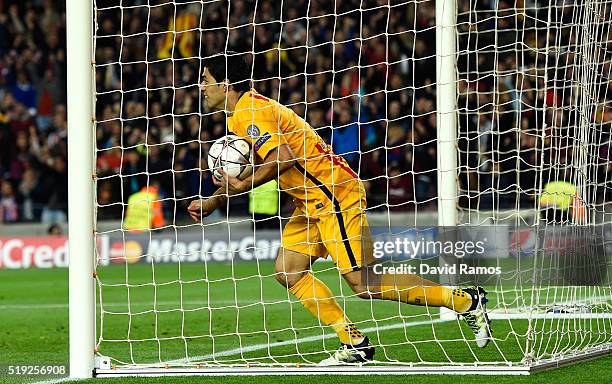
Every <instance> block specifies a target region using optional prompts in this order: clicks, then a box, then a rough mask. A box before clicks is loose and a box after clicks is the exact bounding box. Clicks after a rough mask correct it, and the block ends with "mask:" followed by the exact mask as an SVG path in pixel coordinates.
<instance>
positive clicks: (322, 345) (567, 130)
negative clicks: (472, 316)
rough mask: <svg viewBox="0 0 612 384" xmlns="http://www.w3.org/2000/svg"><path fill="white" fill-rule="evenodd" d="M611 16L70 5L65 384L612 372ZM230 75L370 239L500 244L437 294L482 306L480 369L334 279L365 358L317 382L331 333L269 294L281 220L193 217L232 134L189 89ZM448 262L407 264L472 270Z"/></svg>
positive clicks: (246, 200)
mask: <svg viewBox="0 0 612 384" xmlns="http://www.w3.org/2000/svg"><path fill="white" fill-rule="evenodd" d="M611 17H612V0H570V1H563V0H533V1H531V0H526V1H521V2H506V1H502V0H499V1H491V2H489V3H486V2H477V1H474V0H435V1H433V0H426V1H414V0H409V1H403V0H397V1H395V0H389V1H369V0H355V1H348V2H336V1H334V2H329V4H327V3H325V4H322V3H319V2H311V1H310V0H302V1H297V2H296V3H295V4H293V3H291V2H282V1H281V2H279V3H278V4H277V3H276V2H274V1H266V0H227V1H218V0H184V1H179V0H174V1H172V0H159V1H153V0H147V1H145V0H93V1H79V0H68V1H67V13H66V19H67V20H66V22H67V54H68V57H67V62H68V85H67V87H68V133H69V135H68V137H69V146H68V149H69V239H70V249H69V254H70V272H69V289H70V324H69V325H70V376H71V377H73V378H87V377H92V376H94V377H107V376H129V375H143V376H157V375H243V374H244V375H286V374H294V375H310V374H347V375H362V374H377V375H378V374H381V375H382V374H411V373H415V374H483V375H490V374H516V375H523V374H529V373H532V372H537V371H539V370H543V369H549V368H554V367H559V366H563V365H565V364H570V363H574V362H579V361H582V360H586V359H591V358H594V357H598V356H604V355H609V354H610V350H611V349H610V347H611V346H612V311H611V309H612V284H611V283H610V272H612V270H611V269H612V262H611V259H610V248H611V246H612V241H610V238H611V236H610V235H611V234H612V232H611V229H612V227H611V224H612V205H611V204H610V201H611V198H610V196H611V192H612V191H611V190H610V185H609V184H610V180H611V179H612V56H611V52H612V32H611V31H610V25H611V24H610V22H609V20H610V18H611ZM219 52H221V53H224V54H226V55H228V54H230V55H233V54H244V55H246V56H247V57H248V58H249V59H248V60H249V62H248V63H249V65H251V67H252V71H251V79H250V80H251V81H252V83H253V87H254V88H255V89H257V90H258V92H259V93H261V94H262V95H263V96H265V97H269V98H270V99H273V100H276V101H278V102H279V103H281V104H283V105H286V106H287V107H289V108H291V109H292V110H293V111H294V112H295V113H296V114H297V115H298V116H299V117H302V118H304V119H305V120H306V121H307V122H308V123H309V124H310V125H311V126H312V127H313V128H314V129H315V130H316V131H317V133H319V135H321V136H322V137H323V138H324V139H325V140H326V142H327V143H328V144H329V145H330V146H331V147H332V148H333V150H334V151H335V152H336V153H338V154H339V155H342V156H343V157H344V158H345V159H346V160H347V162H348V164H350V166H351V167H352V168H353V170H354V171H355V172H356V173H357V174H358V175H359V178H360V179H361V180H363V182H364V185H365V188H366V190H367V197H368V208H367V209H366V210H365V212H366V215H367V217H368V222H369V224H370V226H371V227H372V229H373V232H374V235H375V236H381V238H385V237H384V236H387V235H389V234H393V235H394V236H395V234H397V233H398V232H397V231H399V233H403V234H406V233H407V235H405V236H408V237H409V238H411V239H416V240H417V241H418V240H419V239H425V238H427V239H429V238H430V237H431V238H437V237H436V236H442V235H445V236H447V235H448V233H450V234H451V235H452V236H453V239H456V238H457V237H461V236H468V237H469V238H470V239H481V240H482V239H484V241H485V242H488V243H487V244H489V245H487V248H486V252H485V253H486V255H485V256H483V257H481V258H477V259H470V261H469V262H470V263H471V264H470V265H469V267H473V268H474V270H478V268H480V270H482V271H487V272H486V273H484V272H483V273H482V274H478V273H471V274H470V275H469V277H466V276H461V274H458V273H451V272H440V276H437V277H439V280H438V282H440V283H441V284H443V285H447V286H453V287H465V286H468V285H469V286H471V285H479V286H483V287H484V288H485V289H486V290H487V291H488V298H489V303H488V304H487V305H488V307H487V308H488V313H489V317H490V318H491V319H492V324H491V329H492V331H493V333H492V338H491V342H490V343H489V345H488V346H487V347H486V348H482V349H480V348H478V347H477V345H476V342H475V340H474V334H473V333H472V331H471V330H470V329H469V328H468V327H467V326H466V325H465V324H463V323H462V322H461V321H460V319H459V318H458V316H457V314H456V313H455V312H453V311H451V310H448V309H445V308H442V309H439V308H430V307H428V306H414V305H407V304H403V303H398V302H392V301H376V300H372V301H369V300H363V299H360V298H359V297H358V296H357V295H356V294H354V293H353V291H351V289H350V288H349V286H348V285H347V284H346V283H345V282H344V281H343V279H342V276H341V275H340V274H339V272H338V270H337V268H336V267H335V265H334V264H333V263H332V262H331V260H330V259H329V258H328V259H327V260H317V262H315V263H314V264H313V266H312V271H313V274H314V275H315V276H316V277H317V278H319V279H320V280H321V281H323V282H324V283H325V284H327V285H328V286H329V288H330V289H331V291H332V294H333V296H334V298H335V299H336V301H338V303H339V305H340V306H341V307H342V308H343V310H344V311H345V312H346V314H347V315H348V316H349V317H350V318H351V320H352V321H353V322H354V323H355V325H356V326H357V327H358V328H359V329H360V330H362V331H363V332H364V333H365V334H366V335H368V338H369V340H370V342H371V345H372V346H374V347H375V348H376V355H375V356H374V360H373V361H372V362H368V363H365V364H359V365H350V366H346V365H344V366H336V367H324V366H320V365H319V362H320V361H322V360H323V359H325V358H327V357H329V356H330V355H331V354H332V353H333V352H334V350H335V349H336V348H337V347H338V341H337V338H336V335H335V333H334V331H333V330H331V329H330V327H328V326H325V325H323V324H321V322H320V321H319V320H318V319H316V318H315V317H313V316H312V315H310V313H308V312H307V311H306V309H304V307H303V306H302V304H301V303H300V302H299V301H298V300H296V299H295V298H294V297H293V296H292V295H291V293H290V292H289V291H288V290H287V289H286V288H285V287H283V286H281V285H279V284H278V283H277V282H276V280H275V272H274V271H275V269H274V260H275V258H276V254H277V252H278V249H279V247H280V244H281V241H280V240H281V235H282V230H283V226H284V225H285V223H286V222H287V221H288V219H289V218H290V217H291V215H292V212H293V205H292V202H291V201H290V200H291V199H289V198H286V197H285V195H283V194H282V193H281V192H280V190H278V193H277V194H276V195H275V197H274V199H273V202H274V203H273V204H272V205H276V212H275V213H265V214H260V213H259V212H256V210H255V209H254V208H253V205H254V203H253V200H250V199H251V198H252V197H251V195H250V194H249V195H246V194H244V195H239V196H235V197H230V198H229V199H228V200H229V202H228V204H227V207H225V206H224V207H223V208H222V209H220V210H219V211H217V212H215V214H214V215H211V216H210V217H208V218H205V219H203V220H202V221H201V222H197V223H196V222H193V221H192V220H190V218H189V217H188V215H187V211H186V207H187V206H188V204H189V202H190V201H192V200H194V199H196V198H204V197H207V196H210V195H211V194H212V192H213V191H214V186H213V184H212V181H211V178H212V176H211V171H210V170H209V169H208V165H207V155H208V150H209V148H210V146H211V145H212V143H213V142H215V140H216V139H218V138H219V137H222V136H224V135H226V134H228V133H229V131H228V128H227V126H226V116H225V114H224V113H223V112H215V111H211V110H208V109H207V108H205V106H204V103H203V99H202V95H201V93H200V89H199V83H200V81H201V75H202V71H203V67H202V60H203V59H205V58H208V57H210V56H212V55H214V54H217V53H219ZM236 52H237V53H236ZM249 134H250V133H249ZM298 161H299V159H298ZM305 182H306V181H305ZM273 189H274V188H273ZM277 189H278V188H277ZM274 192H276V191H274ZM259 193H261V194H258V193H256V192H253V196H255V197H254V199H257V198H258V197H257V196H260V198H261V199H263V197H261V196H263V194H264V193H270V191H269V190H268V191H260V192H259ZM143 196H144V197H143ZM262 201H263V200H262ZM268 205H269V204H268ZM135 207H136V208H138V207H141V208H142V207H144V213H143V214H142V215H141V216H140V217H139V220H141V222H144V223H147V224H146V228H142V227H139V226H138V225H136V226H133V224H132V222H128V220H126V215H127V212H128V211H129V210H133V209H135ZM268 208H269V207H268ZM132 212H133V211H132ZM421 234H422V235H423V237H420V236H421ZM389 236H390V235H389ZM315 245H321V244H315ZM443 253H446V252H439V254H438V253H436V252H435V251H434V252H429V253H424V254H423V255H422V256H419V258H417V260H412V262H415V263H419V264H415V265H422V264H427V263H429V264H428V265H430V266H435V267H439V268H442V267H445V266H448V263H457V265H459V262H460V261H461V257H460V259H459V260H457V259H456V258H454V259H452V260H453V261H449V260H450V259H448V258H446V257H445V255H444V254H443ZM492 271H494V272H492ZM421 274H423V275H427V276H429V277H431V274H430V273H429V272H427V273H421ZM429 277H428V278H429ZM455 308H456V307H455Z"/></svg>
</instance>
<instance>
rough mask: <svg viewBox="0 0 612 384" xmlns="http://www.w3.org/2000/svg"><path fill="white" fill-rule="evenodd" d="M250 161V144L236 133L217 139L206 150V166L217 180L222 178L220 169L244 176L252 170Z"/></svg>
mask: <svg viewBox="0 0 612 384" xmlns="http://www.w3.org/2000/svg"><path fill="white" fill-rule="evenodd" d="M252 163H253V155H252V152H251V144H249V142H248V141H246V140H244V139H242V138H240V137H238V136H236V135H227V136H224V137H222V138H220V139H218V140H217V141H215V142H214V143H213V145H212V146H211V147H210V150H209V151H208V168H209V169H210V170H211V171H212V173H213V176H214V177H215V178H217V180H221V179H222V176H221V174H220V173H219V170H220V169H223V171H225V173H227V174H228V175H230V176H234V177H237V178H239V179H242V178H245V177H247V176H249V175H250V174H251V172H252V171H253V166H252Z"/></svg>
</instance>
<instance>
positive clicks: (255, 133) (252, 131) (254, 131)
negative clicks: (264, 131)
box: [247, 124, 260, 139]
mask: <svg viewBox="0 0 612 384" xmlns="http://www.w3.org/2000/svg"><path fill="white" fill-rule="evenodd" d="M259 134H260V132H259V128H257V126H256V125H254V124H251V125H249V127H248V128H247V135H249V136H250V137H251V138H253V139H256V138H258V137H259Z"/></svg>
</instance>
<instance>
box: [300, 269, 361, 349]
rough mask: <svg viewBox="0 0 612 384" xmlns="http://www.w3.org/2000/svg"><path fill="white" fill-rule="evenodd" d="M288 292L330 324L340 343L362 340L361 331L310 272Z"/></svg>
mask: <svg viewBox="0 0 612 384" xmlns="http://www.w3.org/2000/svg"><path fill="white" fill-rule="evenodd" d="M289 292H291V293H292V294H293V295H294V296H295V297H296V298H297V299H298V300H300V303H302V305H303V306H304V307H305V308H306V309H307V310H308V311H309V312H310V313H312V314H313V315H315V316H316V317H317V318H318V319H319V320H320V321H321V324H325V325H330V326H331V327H332V329H333V330H334V331H335V332H336V334H337V335H338V338H339V339H340V342H341V343H343V344H350V345H357V344H359V343H361V342H362V341H363V340H364V338H365V336H364V335H363V333H361V331H359V329H357V327H356V326H355V325H354V324H352V323H351V321H350V320H349V318H348V317H346V316H345V314H344V311H343V310H342V308H341V307H340V306H339V305H338V302H336V300H335V299H334V297H333V295H332V293H331V291H330V290H329V288H328V287H327V286H326V285H325V284H324V283H323V282H322V281H321V280H319V279H317V278H316V277H314V275H313V274H312V273H310V272H308V273H306V274H304V276H302V278H301V279H300V280H298V281H297V283H295V284H294V285H293V286H292V287H291V288H289Z"/></svg>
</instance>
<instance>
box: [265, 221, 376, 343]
mask: <svg viewBox="0 0 612 384" xmlns="http://www.w3.org/2000/svg"><path fill="white" fill-rule="evenodd" d="M320 239H321V237H320V234H319V232H318V230H317V227H316V225H315V223H314V222H313V221H312V220H309V219H307V218H306V217H304V216H303V215H302V214H301V212H300V211H299V210H296V212H295V213H294V216H293V217H292V218H291V219H290V220H289V222H288V223H287V225H286V226H285V229H284V231H283V239H282V241H283V247H282V248H281V249H280V250H279V253H278V257H277V259H276V279H277V280H278V281H279V282H280V283H281V284H283V285H284V286H285V287H287V288H288V290H289V292H291V293H292V294H293V295H294V296H295V297H296V298H297V299H298V300H299V301H300V302H301V303H302V305H304V307H305V308H306V309H307V310H308V311H309V312H310V313H312V314H313V315H314V316H315V317H317V318H318V319H319V321H320V322H321V324H323V325H329V326H331V327H332V329H333V330H334V331H335V332H336V334H337V335H338V338H339V340H340V342H341V343H342V344H346V345H358V344H361V343H362V342H363V340H364V339H365V336H364V335H363V334H362V333H361V332H360V331H359V330H358V329H357V327H356V326H355V325H354V324H353V323H352V322H351V321H350V319H349V318H348V317H347V316H346V315H345V313H344V310H343V309H342V307H340V305H338V303H337V301H336V300H335V298H334V296H333V293H332V292H331V290H330V289H329V288H328V287H327V286H326V285H325V284H324V283H323V282H322V281H321V280H319V279H317V278H316V277H315V276H314V275H313V274H312V272H311V269H310V267H311V263H312V262H313V261H314V260H316V258H318V257H325V256H327V251H326V250H325V248H324V247H323V246H322V244H321V240H320Z"/></svg>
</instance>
